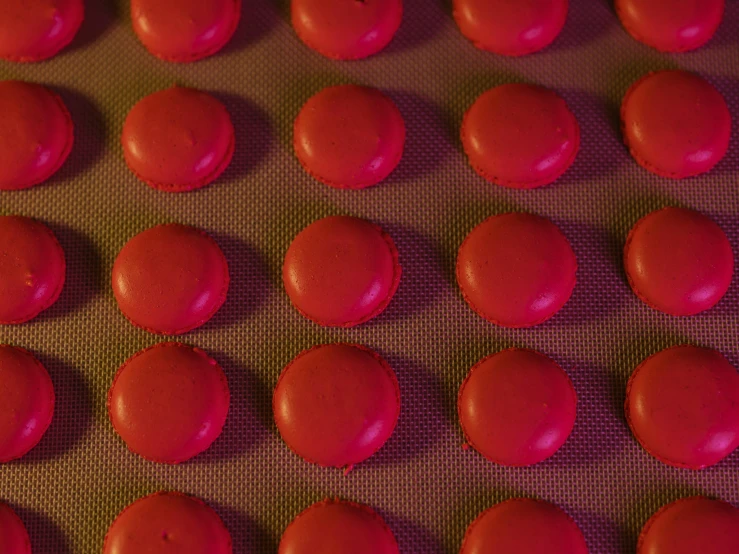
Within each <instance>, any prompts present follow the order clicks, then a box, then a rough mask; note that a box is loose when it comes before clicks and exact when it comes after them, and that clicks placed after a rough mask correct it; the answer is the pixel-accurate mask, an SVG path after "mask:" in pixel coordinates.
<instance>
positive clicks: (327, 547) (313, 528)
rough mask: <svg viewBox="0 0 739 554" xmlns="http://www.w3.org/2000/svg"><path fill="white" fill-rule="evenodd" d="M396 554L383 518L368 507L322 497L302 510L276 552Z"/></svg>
mask: <svg viewBox="0 0 739 554" xmlns="http://www.w3.org/2000/svg"><path fill="white" fill-rule="evenodd" d="M317 552H320V553H321V554H346V553H347V552H352V553H353V554H399V552H400V551H399V549H398V544H397V543H396V541H395V537H394V536H393V533H392V531H391V530H390V528H389V527H388V526H387V524H386V523H385V521H384V520H383V519H382V517H380V515H379V514H377V512H375V511H374V510H373V509H372V508H370V507H369V506H364V505H362V504H356V503H354V502H348V501H345V500H323V501H321V502H317V503H315V504H313V505H312V506H310V507H309V508H307V509H305V510H304V511H302V512H301V513H300V514H299V515H298V516H297V517H296V518H295V519H294V520H293V521H292V523H290V525H288V527H287V529H285V532H284V533H283V535H282V539H281V540H280V546H279V549H278V554H316V553H317Z"/></svg>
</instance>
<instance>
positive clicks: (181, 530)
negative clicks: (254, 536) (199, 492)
mask: <svg viewBox="0 0 739 554" xmlns="http://www.w3.org/2000/svg"><path fill="white" fill-rule="evenodd" d="M143 552H146V553H147V554H169V553H172V552H177V554H231V553H232V548H231V535H230V534H229V532H228V529H226V526H225V525H224V524H223V521H222V520H221V518H220V517H218V514H217V513H216V512H215V511H214V510H213V509H212V508H211V507H210V506H208V505H207V504H206V503H205V502H202V501H201V500H198V499H197V498H193V497H191V496H186V495H184V494H182V493H179V492H165V491H161V492H156V493H154V494H151V495H149V496H145V497H144V498H139V499H138V500H136V501H135V502H134V503H133V504H130V505H129V506H127V507H126V508H125V509H124V510H123V511H122V512H121V513H120V514H119V515H118V517H117V518H116V519H115V521H114V522H113V524H112V525H111V526H110V528H109V529H108V533H107V534H106V535H105V541H104V543H103V554H142V553H143Z"/></svg>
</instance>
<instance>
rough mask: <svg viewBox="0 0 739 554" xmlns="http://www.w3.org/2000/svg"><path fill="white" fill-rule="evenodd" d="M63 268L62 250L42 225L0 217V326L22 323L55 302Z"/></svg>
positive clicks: (9, 217) (32, 221)
mask: <svg viewBox="0 0 739 554" xmlns="http://www.w3.org/2000/svg"><path fill="white" fill-rule="evenodd" d="M66 267H67V265H66V261H65V259H64V250H62V247H61V246H60V245H59V242H58V241H57V240H56V237H55V236H54V233H53V232H52V231H51V229H49V228H48V227H47V226H46V225H44V224H43V223H41V222H39V221H36V220H34V219H31V218H29V217H21V216H15V215H5V216H0V324H4V325H7V324H11V323H24V322H26V321H29V320H31V319H33V318H34V317H36V316H37V315H38V314H40V313H41V312H42V311H44V310H45V309H46V308H48V307H49V306H51V305H52V304H53V303H54V302H56V301H57V299H58V298H59V295H60V294H61V292H62V288H63V287H64V280H65V278H66Z"/></svg>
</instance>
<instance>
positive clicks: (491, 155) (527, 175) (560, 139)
mask: <svg viewBox="0 0 739 554" xmlns="http://www.w3.org/2000/svg"><path fill="white" fill-rule="evenodd" d="M461 138H462V145H463V147H464V151H465V153H466V154H467V158H468V159H469V162H470V165H471V166H472V167H473V169H474V170H475V171H476V172H477V173H478V174H480V176H482V177H484V178H485V179H487V180H488V181H490V182H492V183H495V184H497V185H503V186H505V187H511V188H519V189H531V188H536V187H541V186H544V185H547V184H549V183H552V182H554V181H555V180H557V179H558V178H559V177H560V176H561V175H562V174H563V173H564V172H565V171H567V169H568V168H569V167H570V166H571V165H572V162H573V161H574V160H575V157H576V156H577V152H578V150H579V148H580V127H579V125H578V123H577V119H575V116H574V115H573V114H572V112H571V111H570V110H569V108H568V107H567V104H566V103H565V101H564V100H563V99H562V98H561V97H560V96H559V95H557V93H555V92H553V91H551V90H549V89H546V88H543V87H539V86H535V85H526V84H521V83H514V84H506V85H500V86H498V87H495V88H493V89H490V90H488V91H487V92H485V93H483V94H482V95H481V96H480V97H479V98H478V99H477V100H475V103H474V104H472V106H471V107H470V109H469V110H467V113H465V115H464V119H463V121H462V131H461Z"/></svg>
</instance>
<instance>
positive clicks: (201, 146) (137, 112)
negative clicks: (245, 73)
mask: <svg viewBox="0 0 739 554" xmlns="http://www.w3.org/2000/svg"><path fill="white" fill-rule="evenodd" d="M121 140H122V144H123V153H124V156H125V158H126V163H127V164H128V167H129V168H130V169H131V171H133V172H134V173H135V174H136V176H137V177H138V178H139V179H141V180H142V181H144V182H145V183H146V184H148V185H149V186H151V187H153V188H156V189H159V190H163V191H167V192H185V191H189V190H193V189H198V188H202V187H204V186H205V185H207V184H209V183H211V182H213V181H215V180H216V179H217V178H218V177H219V176H220V175H221V173H223V171H224V170H225V169H226V167H228V165H229V164H230V163H231V159H232V157H233V153H234V148H235V139H234V128H233V124H232V123H231V116H230V115H229V113H228V111H227V110H226V107H225V106H224V105H223V104H222V103H221V102H219V101H218V100H216V99H215V98H214V97H213V96H211V95H210V94H206V93H204V92H201V91H198V90H195V89H190V88H183V87H173V88H170V89H167V90H162V91H159V92H155V93H154V94H150V95H149V96H147V97H145V98H143V99H142V100H140V101H139V102H138V103H137V104H136V105H135V106H134V107H133V108H132V109H131V111H130V112H129V114H128V116H127V117H126V121H125V123H124V125H123V136H122V139H121Z"/></svg>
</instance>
